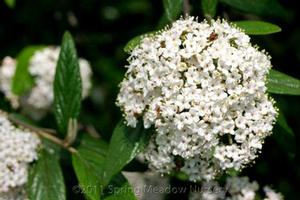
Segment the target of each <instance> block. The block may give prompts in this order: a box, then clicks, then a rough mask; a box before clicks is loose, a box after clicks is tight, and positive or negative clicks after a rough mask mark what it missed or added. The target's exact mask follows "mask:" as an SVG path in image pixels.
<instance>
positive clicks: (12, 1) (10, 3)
mask: <svg viewBox="0 0 300 200" xmlns="http://www.w3.org/2000/svg"><path fill="white" fill-rule="evenodd" d="M4 2H5V4H6V5H7V6H8V7H9V8H14V7H15V5H16V1H15V0H4Z"/></svg>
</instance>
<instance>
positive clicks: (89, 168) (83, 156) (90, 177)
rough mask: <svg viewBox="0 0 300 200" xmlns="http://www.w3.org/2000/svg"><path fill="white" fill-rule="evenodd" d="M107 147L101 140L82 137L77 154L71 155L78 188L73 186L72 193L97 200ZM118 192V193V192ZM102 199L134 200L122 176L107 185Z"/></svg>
mask: <svg viewBox="0 0 300 200" xmlns="http://www.w3.org/2000/svg"><path fill="white" fill-rule="evenodd" d="M107 149H108V145H107V144H106V143H105V142H103V141H102V140H98V139H94V138H91V137H89V136H87V135H84V136H83V138H82V139H81V143H80V146H79V147H78V153H75V154H73V155H72V163H73V167H74V170H75V173H76V176H77V178H78V180H79V185H80V188H78V187H77V186H75V188H74V189H75V190H74V192H82V193H83V194H84V195H85V196H86V197H87V198H88V199H91V200H99V199H100V194H101V192H102V191H103V189H104V187H103V185H101V177H102V174H103V170H102V169H103V166H105V157H106V155H107ZM118 191H119V192H118ZM105 192H108V194H105V195H104V196H105V198H104V199H109V200H112V199H120V200H121V199H122V200H123V199H126V200H135V199H136V198H135V195H134V193H133V191H132V190H130V185H129V183H128V182H127V180H126V179H125V178H124V176H123V175H121V174H118V175H116V176H115V177H114V178H113V180H112V182H111V183H110V184H109V186H108V187H107V189H106V190H105Z"/></svg>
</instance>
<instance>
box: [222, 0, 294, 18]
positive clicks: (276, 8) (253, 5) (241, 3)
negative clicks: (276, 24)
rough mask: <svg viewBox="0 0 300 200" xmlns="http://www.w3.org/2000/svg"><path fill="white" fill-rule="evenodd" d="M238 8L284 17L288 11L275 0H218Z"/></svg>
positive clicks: (258, 13)
mask: <svg viewBox="0 0 300 200" xmlns="http://www.w3.org/2000/svg"><path fill="white" fill-rule="evenodd" d="M220 2H222V3H224V4H227V5H229V6H231V7H233V8H236V9H238V10H241V11H244V12H248V13H253V14H256V15H261V16H273V17H281V18H286V17H287V16H288V15H289V13H288V11H287V10H286V9H285V8H284V7H282V6H281V5H280V4H279V3H278V1H277V0H220Z"/></svg>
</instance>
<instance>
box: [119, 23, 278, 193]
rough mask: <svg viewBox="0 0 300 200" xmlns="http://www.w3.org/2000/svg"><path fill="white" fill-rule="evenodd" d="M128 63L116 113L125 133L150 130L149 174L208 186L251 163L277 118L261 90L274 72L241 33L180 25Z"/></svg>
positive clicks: (144, 45) (147, 42)
mask: <svg viewBox="0 0 300 200" xmlns="http://www.w3.org/2000/svg"><path fill="white" fill-rule="evenodd" d="M128 62H129V64H128V65H127V66H126V67H127V69H128V70H127V73H126V76H125V79H124V80H123V82H122V83H121V84H120V93H119V95H118V98H117V105H118V106H119V107H120V108H121V109H122V111H123V115H124V117H125V120H126V122H127V125H129V126H132V127H135V126H136V124H137V122H138V120H143V122H144V127H145V128H149V127H151V126H154V128H155V130H156V133H155V134H153V139H152V140H151V141H150V145H149V147H148V148H147V149H146V152H145V157H146V159H147V160H148V161H149V164H150V166H151V168H154V169H156V170H158V171H159V172H161V173H169V172H171V171H172V170H178V171H181V172H184V173H186V174H187V175H189V177H190V179H191V180H210V179H213V178H214V176H215V175H217V174H218V173H219V172H221V171H223V170H227V169H230V168H234V169H236V170H240V169H242V168H243V167H245V166H246V165H247V164H248V163H250V162H251V161H253V160H254V159H255V158H256V157H257V155H258V153H259V151H260V150H261V148H262V144H263V142H264V139H265V137H266V136H268V135H270V134H271V131H272V127H273V124H274V122H275V118H276V115H277V110H276V108H275V107H274V106H273V101H272V100H271V99H270V98H269V97H268V96H267V94H266V86H265V80H266V75H267V73H268V70H269V69H270V68H271V67H272V66H271V62H270V57H269V56H268V55H267V54H266V53H265V52H264V51H259V50H258V48H256V47H253V46H252V45H251V43H250V38H249V37H248V36H247V35H246V34H244V33H243V32H242V31H240V30H239V29H237V28H235V27H234V26H232V25H230V24H229V23H227V22H226V21H224V20H222V21H221V20H217V21H211V22H209V23H208V22H207V21H203V22H201V23H199V22H197V21H195V20H194V18H193V17H189V18H188V19H180V20H178V21H176V22H174V23H173V24H172V26H171V27H170V28H168V29H165V30H163V31H161V32H159V33H157V34H155V35H153V36H149V37H146V38H144V39H143V40H142V42H141V44H140V45H138V46H137V47H136V48H135V49H133V51H132V52H131V55H130V57H129V58H128ZM179 161H180V162H179ZM245 195H250V194H248V193H247V194H245Z"/></svg>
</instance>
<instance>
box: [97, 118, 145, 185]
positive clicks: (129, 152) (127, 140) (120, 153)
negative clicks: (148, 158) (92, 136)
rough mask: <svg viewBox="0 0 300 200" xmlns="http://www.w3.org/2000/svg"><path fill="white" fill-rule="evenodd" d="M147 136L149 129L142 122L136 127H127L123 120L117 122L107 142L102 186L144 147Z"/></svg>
mask: <svg viewBox="0 0 300 200" xmlns="http://www.w3.org/2000/svg"><path fill="white" fill-rule="evenodd" d="M149 138H150V134H149V130H146V129H144V128H143V124H142V122H140V123H139V124H138V125H137V127H136V128H130V127H127V126H126V125H125V124H124V122H123V121H121V122H119V123H118V125H117V126H116V128H115V130H114V132H113V135H112V138H111V141H110V144H109V148H108V155H109V156H107V157H106V160H105V166H104V174H103V185H104V186H106V185H107V184H108V183H109V182H110V180H111V179H112V177H114V176H115V175H116V174H117V173H119V172H120V171H121V170H122V168H123V167H124V166H125V165H127V164H128V163H129V162H130V161H132V160H133V159H134V158H135V156H136V155H137V154H138V153H140V152H141V151H142V150H143V149H144V148H145V146H146V145H147V143H148V141H149Z"/></svg>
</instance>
